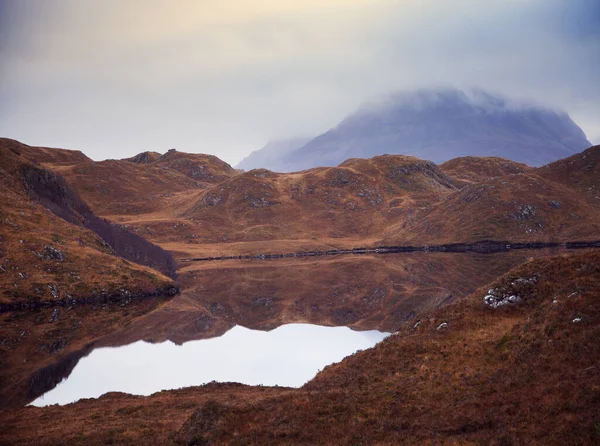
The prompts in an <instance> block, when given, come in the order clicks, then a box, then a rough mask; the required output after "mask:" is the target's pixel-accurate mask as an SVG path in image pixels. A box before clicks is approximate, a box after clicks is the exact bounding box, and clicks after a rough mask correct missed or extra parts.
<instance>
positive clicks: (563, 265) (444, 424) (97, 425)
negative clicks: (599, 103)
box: [0, 252, 600, 445]
mask: <svg viewBox="0 0 600 446" xmlns="http://www.w3.org/2000/svg"><path fill="white" fill-rule="evenodd" d="M599 279H600V253H598V252H579V253H577V254H571V255H561V256H557V257H553V258H550V259H540V260H535V261H531V262H528V263H525V264H523V265H522V266H520V267H517V268H515V269H513V270H512V271H510V272H509V273H508V274H506V275H504V276H503V277H501V278H499V279H498V280H496V281H494V282H492V283H491V284H490V285H488V286H486V287H483V288H481V289H479V290H478V291H477V292H475V293H474V294H472V295H471V296H470V297H467V298H466V299H464V300H461V301H460V302H457V303H455V304H452V305H449V306H446V307H444V308H442V309H437V310H434V311H433V312H431V313H430V314H428V315H425V316H423V317H421V318H420V319H419V320H415V321H412V322H413V323H411V324H409V325H407V326H406V327H405V328H404V329H402V330H400V331H398V332H396V333H394V335H392V336H390V337H389V338H388V339H386V340H385V341H383V342H382V343H381V344H379V345H378V346H376V347H374V348H372V349H369V350H365V351H362V352H358V353H356V354H354V355H353V356H351V357H349V358H346V359H345V360H343V361H342V362H340V363H338V364H334V365H332V366H329V367H326V368H325V369H324V370H323V371H322V372H321V373H319V374H318V375H317V376H316V378H314V379H313V380H312V381H310V382H308V383H307V384H306V385H305V386H304V387H302V388H300V389H287V388H268V387H249V386H243V385H239V384H216V383H213V384H209V385H206V386H202V387H195V388H189V389H180V390H175V391H163V392H160V393H156V394H154V395H152V396H149V397H136V396H131V395H125V394H117V393H113V394H107V395H105V396H103V397H102V398H100V399H96V400H83V401H80V402H78V403H74V404H70V405H67V406H62V407H60V406H52V407H46V408H24V409H17V410H13V411H10V412H6V411H5V412H0V418H1V419H2V421H3V426H4V429H3V431H2V432H1V433H0V441H3V442H9V443H15V442H19V443H21V444H53V443H56V442H59V441H60V442H67V443H73V444H84V443H85V444H106V443H108V442H112V443H119V444H139V443H148V442H153V443H156V444H281V443H296V444H324V443H331V442H332V441H333V440H332V439H335V441H334V442H335V443H338V444H339V443H341V444H356V443H365V442H368V443H382V444H423V443H425V444H426V443H435V444H445V443H448V444H453V443H457V444H471V443H473V444H519V443H539V444H553V445H554V444H555V445H562V444H594V443H595V442H597V441H598V439H599V438H600V432H599V425H598V423H599V422H600V420H599V419H598V413H599V412H598V411H599V409H600V375H599V374H598V373H597V371H596V368H597V364H598V363H599V362H600V344H599V343H598V339H599V338H600V300H599V298H598V296H599V295H600V283H599ZM57 419H68V420H69V423H56V420H57ZM149 420H150V421H151V422H150V421H149ZM549 420H551V422H550V421H549Z"/></svg>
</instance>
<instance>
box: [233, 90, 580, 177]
mask: <svg viewBox="0 0 600 446" xmlns="http://www.w3.org/2000/svg"><path fill="white" fill-rule="evenodd" d="M589 146H591V144H590V142H589V141H588V140H587V139H586V136H585V134H584V133H583V131H582V130H581V129H580V128H579V127H578V126H577V124H575V123H574V122H573V121H572V120H571V118H570V117H569V115H568V114H567V113H565V112H564V111H561V110H554V109H551V108H549V107H545V106H542V105H537V104H533V103H531V102H528V101H524V100H516V99H513V98H508V97H506V96H503V95H499V94H492V93H489V92H487V91H484V90H481V89H476V88H473V89H469V90H459V89H456V88H451V87H438V88H427V89H425V88H424V89H418V90H412V91H400V92H394V93H391V94H388V95H386V96H382V97H380V98H378V99H376V100H373V101H369V102H367V103H365V104H363V105H362V106H360V107H359V108H358V109H357V110H356V111H355V112H354V113H352V114H350V115H349V116H348V117H347V118H345V119H344V120H342V121H341V122H340V123H339V124H338V125H337V126H336V127H334V128H332V129H331V130H329V131H327V132H325V133H323V134H322V135H319V136H317V137H316V138H314V139H312V140H310V141H308V142H307V143H306V144H303V145H302V146H298V147H296V148H292V149H290V148H289V147H288V149H287V150H279V151H276V150H273V149H272V148H270V147H269V146H266V147H265V148H263V149H262V150H260V151H256V152H254V153H253V154H252V155H251V157H249V158H252V159H253V165H252V167H265V168H268V169H271V170H277V171H282V172H286V171H288V172H289V171H295V170H303V169H307V168H311V167H317V166H335V165H338V164H340V163H341V162H343V161H344V160H346V159H348V158H370V157H373V156H376V155H381V154H384V153H390V154H399V155H409V156H416V157H418V158H422V159H429V160H432V161H434V162H436V163H443V162H445V161H447V160H449V159H452V158H456V157H462V156H498V157H502V158H507V159H511V160H513V161H518V162H522V163H525V164H528V165H530V166H540V165H543V164H547V163H549V162H552V161H555V160H557V159H560V158H564V157H568V156H570V155H573V154H575V153H577V152H580V151H581V150H584V149H585V148H587V147H589ZM241 164H242V163H240V167H241ZM242 168H244V167H242Z"/></svg>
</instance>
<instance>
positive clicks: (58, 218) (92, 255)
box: [0, 140, 174, 308]
mask: <svg viewBox="0 0 600 446" xmlns="http://www.w3.org/2000/svg"><path fill="white" fill-rule="evenodd" d="M38 152H39V153H38ZM28 158H32V159H36V160H44V161H47V162H48V163H52V165H56V163H57V162H58V163H69V162H73V159H75V160H81V161H83V162H87V158H85V157H82V156H81V154H78V153H77V152H75V153H70V152H67V151H65V152H63V151H55V150H54V149H46V148H42V149H39V150H38V149H37V148H33V147H29V146H25V145H22V144H20V143H16V142H15V141H12V140H1V141H0V174H1V178H0V180H1V182H2V191H1V194H2V200H0V215H1V223H0V231H1V232H0V255H1V259H2V260H1V262H2V263H1V269H0V281H1V282H2V284H1V289H2V295H1V296H0V304H2V306H3V307H6V308H10V307H14V306H25V307H26V306H30V307H35V306H38V305H46V304H50V303H53V304H56V303H57V302H67V301H72V302H77V301H85V300H88V299H103V298H110V297H112V296H115V295H123V294H124V293H126V294H128V295H130V296H140V295H147V294H155V293H164V292H167V291H168V290H169V289H170V288H173V281H172V280H171V279H169V278H167V277H166V276H165V275H163V274H161V273H159V272H158V271H156V270H154V269H151V268H149V267H147V266H142V264H145V265H149V266H153V267H156V268H158V269H161V270H162V271H163V272H164V273H165V274H173V273H174V265H173V263H172V258H171V257H170V255H169V254H168V253H166V252H165V251H163V250H161V249H160V248H159V247H158V246H155V245H152V244H150V243H148V242H147V241H145V240H143V239H142V238H140V237H139V236H136V235H134V234H130V233H128V232H127V231H125V230H124V229H122V228H118V227H114V226H113V225H111V224H110V223H109V222H107V221H104V220H102V219H100V218H98V217H96V216H95V215H94V214H93V213H92V212H91V211H90V209H89V208H88V207H87V205H86V204H85V203H84V202H83V201H82V200H81V199H80V198H79V197H78V196H77V194H75V193H74V192H73V191H71V190H70V189H69V187H68V186H67V184H66V182H65V181H64V180H63V179H62V177H60V175H58V174H57V173H56V172H53V171H50V170H47V169H45V168H44V167H42V166H41V165H40V164H34V163H33V162H31V161H29V160H28ZM117 253H120V254H121V256H123V257H126V258H127V259H128V260H126V259H125V258H123V257H119V256H118V255H117ZM132 262H136V263H139V264H136V263H132Z"/></svg>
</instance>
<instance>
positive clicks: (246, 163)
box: [235, 137, 312, 172]
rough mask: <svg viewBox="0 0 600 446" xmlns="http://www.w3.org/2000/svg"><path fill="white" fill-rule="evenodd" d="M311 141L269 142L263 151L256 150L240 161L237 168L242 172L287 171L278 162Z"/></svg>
mask: <svg viewBox="0 0 600 446" xmlns="http://www.w3.org/2000/svg"><path fill="white" fill-rule="evenodd" d="M311 139H312V138H301V137H298V138H290V139H280V140H275V141H269V142H268V143H267V144H266V145H265V146H264V147H263V148H262V149H258V150H255V151H254V152H252V153H251V154H250V155H248V156H247V157H246V158H244V159H243V160H242V161H240V162H239V164H237V165H236V166H235V168H236V169H242V170H252V169H259V168H267V169H269V170H273V171H275V172H281V171H285V170H286V168H285V165H284V164H278V160H280V159H282V158H283V157H285V156H287V155H288V154H289V153H291V152H293V151H294V150H296V149H298V148H300V147H302V146H304V145H305V144H306V143H307V142H309V141H310V140H311Z"/></svg>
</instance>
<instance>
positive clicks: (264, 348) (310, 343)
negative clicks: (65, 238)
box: [32, 324, 388, 406]
mask: <svg viewBox="0 0 600 446" xmlns="http://www.w3.org/2000/svg"><path fill="white" fill-rule="evenodd" d="M387 334H388V333H381V332H378V331H362V332H360V331H353V330H351V329H349V328H347V327H323V326H318V325H310V324H289V325H283V326H281V327H278V328H276V329H274V330H272V331H269V332H264V331H256V330H250V329H248V328H244V327H241V326H235V327H234V328H232V329H231V330H229V331H228V332H227V333H225V334H224V335H223V336H220V337H218V338H212V339H205V340H201V341H192V342H188V343H185V344H183V345H181V346H178V345H175V344H173V343H172V342H170V341H167V342H163V343H160V344H150V343H146V342H143V341H138V342H135V343H133V344H130V345H127V346H123V347H118V348H99V349H96V350H94V351H93V352H92V353H91V354H90V355H89V356H87V357H85V358H83V359H81V361H80V362H79V364H78V365H77V366H76V367H75V370H74V371H73V373H72V374H71V376H69V378H67V379H66V380H65V381H63V382H62V383H61V384H59V385H58V386H57V387H56V388H54V389H53V390H51V391H50V392H48V393H47V394H45V395H44V396H42V397H40V398H38V399H37V400H35V401H34V402H33V403H32V404H33V405H35V406H45V405H50V404H57V403H58V404H67V403H70V402H74V401H77V400H78V399H81V398H91V397H99V396H100V395H102V394H104V393H106V392H111V391H121V392H127V393H131V394H136V395H149V394H152V393H154V392H158V391H160V390H166V389H176V388H179V387H188V386H195V385H200V384H205V383H207V382H210V381H213V380H215V381H221V382H228V381H231V382H240V383H243V384H249V385H268V386H273V385H279V386H288V387H300V386H301V385H302V384H304V383H306V382H307V381H308V380H310V379H311V378H313V377H314V375H315V374H316V373H317V372H318V370H319V369H322V368H323V367H325V366H326V365H328V364H331V363H333V362H338V361H340V360H342V359H343V358H344V357H346V356H348V355H349V354H352V353H354V352H355V351H356V350H362V349H365V348H369V347H372V346H373V345H375V344H376V343H378V342H379V341H381V340H382V339H383V338H384V337H385V336H387Z"/></svg>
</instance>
